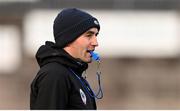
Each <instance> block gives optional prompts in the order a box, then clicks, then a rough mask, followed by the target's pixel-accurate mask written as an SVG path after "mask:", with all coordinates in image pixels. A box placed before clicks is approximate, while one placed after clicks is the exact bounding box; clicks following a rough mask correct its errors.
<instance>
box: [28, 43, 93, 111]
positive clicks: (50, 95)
mask: <svg viewBox="0 0 180 111" xmlns="http://www.w3.org/2000/svg"><path fill="white" fill-rule="evenodd" d="M36 59H37V61H38V64H39V66H40V70H39V72H38V73H37V75H36V77H35V78H34V80H33V82H32V84H31V95H30V109H96V103H95V99H94V98H93V97H90V94H89V93H87V90H86V89H85V88H84V87H83V85H82V83H81V82H82V81H83V83H85V79H83V77H82V72H83V71H85V70H86V69H87V68H88V64H87V63H84V62H82V61H80V60H77V59H74V58H73V57H72V56H70V55H69V54H68V53H67V52H66V51H64V50H63V49H58V48H56V46H55V44H54V43H52V42H46V44H45V45H43V46H41V47H40V48H39V50H38V52H37V54H36ZM71 70H72V71H73V72H74V73H75V74H76V75H77V76H78V77H80V78H81V80H82V81H80V80H79V79H78V77H77V76H76V75H75V74H74V73H73V72H72V71H71ZM86 85H87V84H86ZM90 93H91V94H92V91H91V90H90Z"/></svg>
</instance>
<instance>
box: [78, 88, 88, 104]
mask: <svg viewBox="0 0 180 111" xmlns="http://www.w3.org/2000/svg"><path fill="white" fill-rule="evenodd" d="M79 92H80V95H81V99H82V101H83V103H84V104H86V95H85V93H84V92H83V91H82V89H79Z"/></svg>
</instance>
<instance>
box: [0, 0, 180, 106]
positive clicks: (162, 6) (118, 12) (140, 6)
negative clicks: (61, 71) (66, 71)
mask: <svg viewBox="0 0 180 111" xmlns="http://www.w3.org/2000/svg"><path fill="white" fill-rule="evenodd" d="M67 7H77V8H81V9H83V10H85V11H88V12H89V13H91V14H92V15H94V16H95V17H96V18H98V19H99V22H100V24H101V31H100V34H99V36H98V40H99V47H98V48H97V52H99V54H100V55H101V58H102V59H101V60H102V61H101V71H102V85H103V91H104V98H103V99H102V100H97V105H98V109H180V86H179V84H180V38H179V36H180V0H0V58H1V60H0V109H29V101H30V97H29V96H30V84H31V81H32V80H33V78H34V77H35V75H36V73H37V71H38V69H39V66H38V64H37V63H36V60H35V57H34V56H35V54H36V51H37V49H38V47H39V46H40V45H42V44H44V42H45V41H47V40H48V41H54V39H53V28H52V26H53V20H54V18H55V17H56V15H57V13H58V12H59V11H61V10H62V9H63V8H67ZM96 66H97V64H96V63H95V62H93V63H92V64H91V65H90V67H89V69H88V70H87V74H88V80H89V81H90V84H92V87H93V89H95V90H96V89H97V81H96V77H95V73H96V70H97V67H96ZM96 91H97V90H96Z"/></svg>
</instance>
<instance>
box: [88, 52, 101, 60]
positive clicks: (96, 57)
mask: <svg viewBox="0 0 180 111" xmlns="http://www.w3.org/2000/svg"><path fill="white" fill-rule="evenodd" d="M90 54H91V56H92V59H93V60H95V61H100V56H99V54H98V53H96V52H93V51H90Z"/></svg>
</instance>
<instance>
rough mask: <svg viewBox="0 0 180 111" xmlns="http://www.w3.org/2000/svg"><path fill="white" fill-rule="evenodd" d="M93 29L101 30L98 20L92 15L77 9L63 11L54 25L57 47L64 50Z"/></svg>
mask: <svg viewBox="0 0 180 111" xmlns="http://www.w3.org/2000/svg"><path fill="white" fill-rule="evenodd" d="M92 27H96V28H97V29H98V31H99V30H100V25H99V22H98V20H97V19H96V18H95V17H93V16H91V15H90V14H88V13H86V12H84V11H81V10H79V9H76V8H67V9H64V10H62V11H61V12H60V13H59V14H58V15H57V17H56V18H55V20H54V25H53V32H54V38H55V42H56V45H57V47H59V48H64V47H65V46H66V45H67V44H69V43H71V42H73V41H74V40H75V39H77V38H78V37H79V36H80V35H81V34H83V33H84V32H86V31H87V30H88V29H90V28H92Z"/></svg>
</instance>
